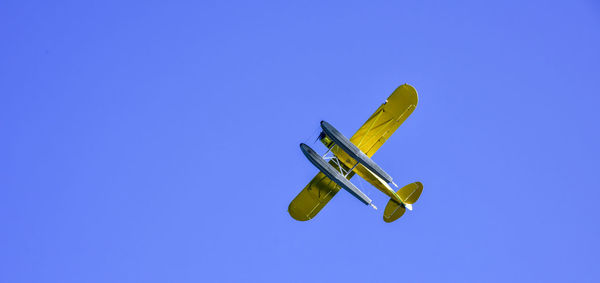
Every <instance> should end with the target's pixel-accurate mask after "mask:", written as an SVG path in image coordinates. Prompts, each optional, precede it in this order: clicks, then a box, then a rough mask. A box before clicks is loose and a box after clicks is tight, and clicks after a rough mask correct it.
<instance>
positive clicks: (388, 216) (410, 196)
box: [383, 182, 423, 223]
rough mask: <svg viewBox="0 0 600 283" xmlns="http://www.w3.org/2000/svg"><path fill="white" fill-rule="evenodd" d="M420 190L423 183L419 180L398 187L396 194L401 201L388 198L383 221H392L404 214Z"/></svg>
mask: <svg viewBox="0 0 600 283" xmlns="http://www.w3.org/2000/svg"><path fill="white" fill-rule="evenodd" d="M422 192H423V184H421V182H414V183H410V184H408V185H406V186H404V187H402V188H401V189H399V190H398V191H397V192H396V194H397V195H398V196H399V197H400V199H402V202H403V203H399V202H398V201H396V200H394V199H390V201H389V202H388V203H387V205H386V206H385V210H384V211H383V221H385V222H388V223H389V222H394V221H395V220H396V219H398V218H400V217H402V215H404V212H406V209H408V210H412V209H413V208H412V204H413V203H415V202H416V201H417V200H418V199H419V197H420V196H421V193H422Z"/></svg>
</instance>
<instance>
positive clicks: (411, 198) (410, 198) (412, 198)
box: [396, 182, 423, 204]
mask: <svg viewBox="0 0 600 283" xmlns="http://www.w3.org/2000/svg"><path fill="white" fill-rule="evenodd" d="M422 192H423V184H421V182H414V183H410V184H408V185H406V186H404V187H402V189H399V190H398V192H396V193H397V194H398V196H400V198H401V199H402V201H403V202H404V203H406V204H413V203H415V202H417V200H418V199H419V197H420V196H421V193H422Z"/></svg>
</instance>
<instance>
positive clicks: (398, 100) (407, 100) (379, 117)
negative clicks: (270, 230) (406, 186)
mask: <svg viewBox="0 0 600 283" xmlns="http://www.w3.org/2000/svg"><path fill="white" fill-rule="evenodd" d="M417 102H418V97H417V91H416V90H415V89H414V88H413V87H412V86H410V85H408V84H405V85H401V86H400V87H398V88H397V89H396V90H395V91H394V92H393V93H392V95H390V97H388V99H387V100H386V102H385V103H383V104H382V105H381V106H380V107H379V108H377V111H375V113H373V115H371V117H370V118H369V119H368V120H367V122H366V123H365V124H364V125H362V127H360V129H358V131H357V132H356V133H355V134H354V135H353V136H352V137H351V138H350V141H351V142H352V143H353V144H355V145H356V146H357V147H358V148H359V149H360V150H361V151H362V152H364V153H365V154H367V156H369V157H371V156H373V154H375V152H376V151H377V150H378V149H379V148H380V147H381V145H383V143H384V142H385V141H386V140H387V139H388V138H389V137H390V136H391V135H392V134H393V133H394V132H395V131H396V129H398V127H400V125H402V123H403V122H404V121H405V120H406V118H408V116H410V114H411V113H412V112H413V111H414V110H415V107H416V106H417ZM332 151H333V152H334V153H336V155H337V154H338V153H339V152H341V151H342V150H340V149H339V148H337V146H334V147H333V148H332ZM340 155H342V154H340ZM338 157H341V156H338ZM340 159H345V158H340ZM344 163H346V162H344ZM357 168H358V167H357ZM353 173H354V172H352V173H350V175H348V179H350V178H352V176H353V175H354V174H353ZM339 190H340V187H339V186H337V185H336V184H335V183H334V182H333V181H331V180H329V178H327V177H326V176H325V175H324V174H323V173H321V172H319V174H317V176H315V177H314V178H313V179H312V181H310V183H308V185H307V186H306V187H304V189H303V190H302V191H301V192H300V193H299V194H298V195H297V196H296V198H294V200H292V202H291V203H290V206H289V207H288V212H289V213H290V215H291V216H292V218H294V219H296V220H299V221H306V220H310V219H312V218H314V217H315V216H316V215H317V213H319V211H321V209H323V207H325V205H326V204H327V202H329V200H331V198H333V196H335V194H336V193H337V192H338V191H339Z"/></svg>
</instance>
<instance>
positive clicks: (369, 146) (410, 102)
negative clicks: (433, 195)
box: [288, 84, 423, 222]
mask: <svg viewBox="0 0 600 283" xmlns="http://www.w3.org/2000/svg"><path fill="white" fill-rule="evenodd" d="M417 101H418V97H417V91H416V90H415V89H414V88H413V87H412V86H410V85H408V84H405V85H401V86H400V87H398V88H397V89H396V90H395V91H394V92H393V93H392V94H391V95H390V97H388V99H387V100H386V101H385V102H384V103H383V104H382V105H381V106H380V107H379V108H378V109H377V111H375V113H373V115H371V117H370V118H369V119H368V120H367V122H365V124H364V125H362V127H360V129H358V131H357V132H356V133H355V134H354V135H353V136H352V137H351V138H350V139H347V138H346V137H344V136H343V135H342V134H341V133H340V132H339V131H337V130H336V129H335V128H334V127H333V126H332V125H331V124H329V123H327V122H325V121H322V122H321V128H322V132H321V134H320V135H319V139H320V140H321V142H322V143H323V144H324V145H325V146H326V147H327V152H326V153H325V155H323V156H321V155H319V154H317V153H316V152H315V151H314V150H312V149H311V148H310V147H309V146H307V145H305V144H300V148H301V150H302V152H303V153H304V155H305V156H306V157H307V158H308V160H309V161H310V162H311V163H312V164H313V165H315V167H317V168H318V169H319V171H320V172H319V173H318V174H317V176H315V177H314V178H313V179H312V181H310V183H308V185H307V186H306V187H305V188H304V189H303V190H302V191H301V192H300V193H299V194H298V196H296V198H294V200H292V202H291V203H290V206H289V207H288V211H289V213H290V215H291V216H292V217H293V218H294V219H296V220H299V221H306V220H310V219H312V218H314V217H315V216H316V215H317V213H319V211H321V209H323V207H325V205H326V204H327V202H329V201H330V200H331V198H333V196H335V194H336V193H337V192H338V191H339V190H340V189H341V188H343V189H345V190H346V191H348V192H349V193H350V194H352V195H353V196H354V197H356V198H357V199H358V200H360V201H361V202H363V203H364V204H366V205H370V206H371V207H373V208H375V209H377V207H375V205H373V203H372V201H371V199H370V198H369V197H367V196H366V195H365V194H364V193H363V192H361V191H360V190H359V189H358V188H356V186H354V185H353V184H352V183H351V182H350V181H349V180H350V178H352V177H353V176H354V174H358V175H359V176H360V177H362V178H363V179H365V180H366V181H367V182H369V183H370V184H371V185H373V186H374V187H376V188H377V189H379V190H380V191H382V192H383V193H385V194H386V195H388V196H389V197H390V201H389V202H388V204H387V205H386V207H385V210H384V213H383V220H384V221H385V222H393V221H394V220H396V219H398V218H400V217H401V216H402V215H403V214H404V212H406V209H409V210H412V204H413V203H415V202H416V201H417V199H419V196H420V195H421V192H422V191H423V185H422V184H421V183H420V182H415V183H411V184H408V185H406V186H404V187H402V188H401V189H399V190H398V191H394V190H393V189H392V188H391V186H390V185H389V184H392V185H394V186H395V187H398V186H397V185H396V183H394V181H393V180H392V177H391V176H390V175H389V174H387V173H386V172H385V171H384V170H383V169H381V168H380V167H379V166H378V165H377V164H376V163H375V162H374V161H373V160H372V159H371V157H372V156H373V154H375V152H376V151H377V150H378V149H379V148H380V147H381V145H383V143H384V142H385V141H386V140H387V139H388V138H389V137H390V136H391V135H392V134H393V133H394V131H396V129H398V127H400V125H401V124H402V123H403V122H404V120H406V118H408V116H410V114H411V113H412V112H413V111H414V110H415V107H416V106H417Z"/></svg>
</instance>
